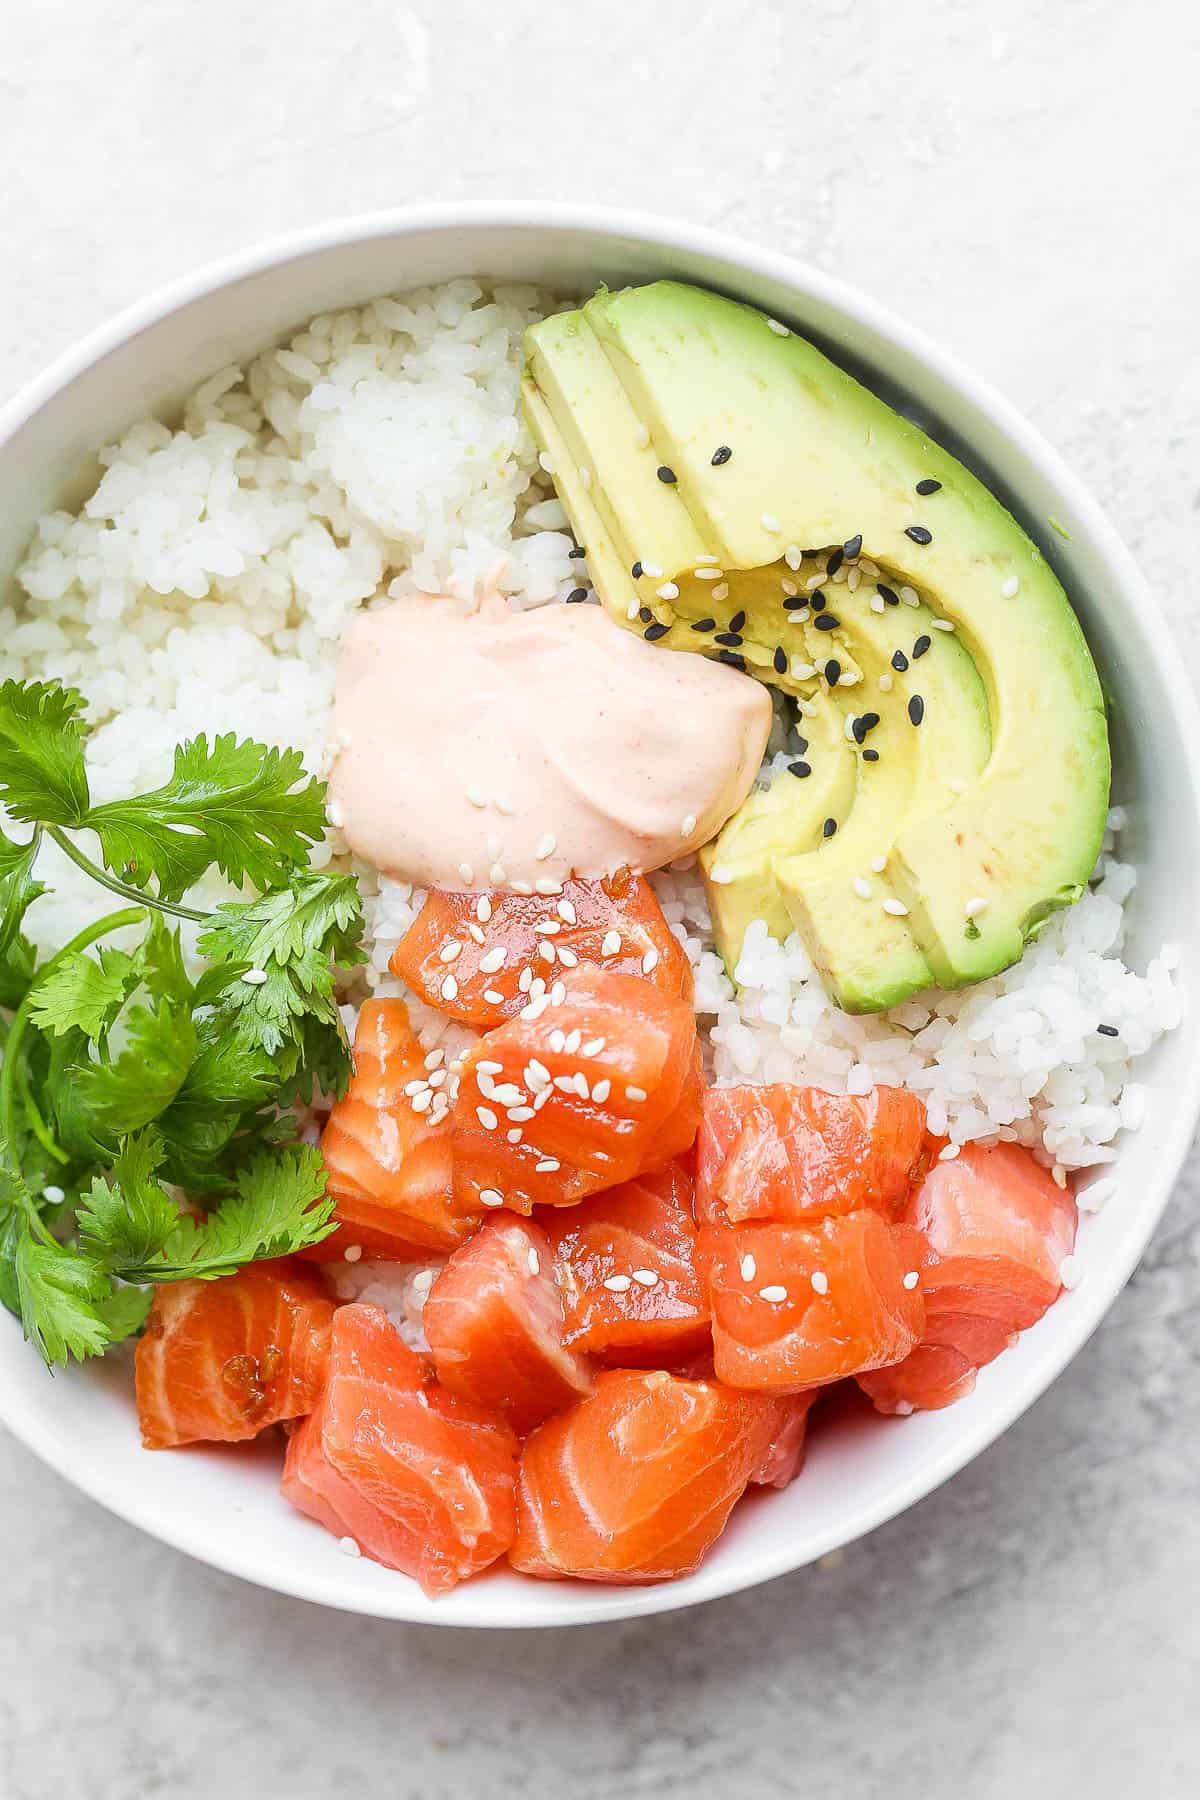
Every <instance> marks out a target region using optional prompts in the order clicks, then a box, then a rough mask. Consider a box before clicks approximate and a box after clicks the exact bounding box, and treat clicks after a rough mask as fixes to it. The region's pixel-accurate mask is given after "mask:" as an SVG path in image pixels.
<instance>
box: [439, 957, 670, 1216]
mask: <svg viewBox="0 0 1200 1800" xmlns="http://www.w3.org/2000/svg"><path fill="white" fill-rule="evenodd" d="M535 1014H536V1016H535V1017H533V1018H531V1019H527V1018H517V1019H512V1020H510V1021H509V1023H508V1024H507V1025H501V1026H500V1027H499V1028H498V1029H497V1030H495V1031H490V1032H488V1033H487V1034H486V1036H484V1037H481V1038H480V1039H479V1040H478V1042H477V1043H476V1044H475V1045H474V1046H473V1047H472V1050H471V1053H470V1055H469V1056H468V1057H467V1059H466V1061H465V1063H464V1067H463V1073H462V1082H461V1085H460V1087H459V1092H458V1098H457V1100H456V1102H455V1105H454V1112H453V1121H454V1196H455V1202H456V1205H457V1207H458V1209H459V1211H460V1212H462V1213H475V1212H477V1211H478V1210H479V1209H480V1208H486V1207H489V1206H507V1207H510V1208H511V1209H512V1210H513V1211H514V1212H523V1213H527V1212H529V1211H530V1209H531V1208H532V1207H534V1206H568V1205H571V1204H573V1203H574V1202H575V1201H576V1200H582V1199H583V1198H584V1197H585V1195H587V1194H591V1193H594V1192H596V1191H597V1189H599V1188H606V1187H615V1186H616V1185H617V1183H618V1182H622V1181H628V1180H630V1179H631V1178H632V1177H633V1176H635V1175H640V1174H642V1173H643V1172H644V1171H646V1170H648V1169H650V1170H653V1169H661V1168H665V1167H666V1165H667V1164H668V1163H670V1162H671V1161H673V1159H674V1158H675V1157H677V1156H679V1155H681V1154H682V1153H683V1152H684V1151H685V1150H687V1149H689V1148H690V1146H691V1144H692V1142H693V1140H694V1138H695V1136H696V1127H697V1124H698V1122H699V1117H700V1096H701V1091H702V1087H703V1081H702V1077H701V1073H700V1048H699V1045H698V1044H697V1041H696V1019H695V1014H694V1013H693V1011H692V1007H691V1003H690V1002H689V1001H687V1000H682V999H679V998H676V997H673V996H672V995H670V994H665V993H663V992H662V991H661V990H660V989H658V988H655V987H653V986H651V984H650V983H649V982H648V981H643V980H641V979H640V978H636V977H634V976H632V975H612V974H609V972H608V971H607V970H603V969H597V968H591V967H587V968H584V967H581V968H579V969H577V970H575V971H574V972H573V973H572V976H571V979H570V982H569V983H567V984H564V985H563V987H562V988H561V990H560V993H559V997H558V999H557V1001H556V1002H555V1003H553V1004H549V1005H545V1006H539V1007H538V1008H535Z"/></svg>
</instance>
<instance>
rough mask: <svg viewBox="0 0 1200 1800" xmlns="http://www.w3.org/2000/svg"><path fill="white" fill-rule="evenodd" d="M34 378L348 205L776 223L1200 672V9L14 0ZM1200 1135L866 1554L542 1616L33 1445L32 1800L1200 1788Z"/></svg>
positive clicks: (20, 1595) (14, 1552) (1, 1714)
mask: <svg viewBox="0 0 1200 1800" xmlns="http://www.w3.org/2000/svg"><path fill="white" fill-rule="evenodd" d="M4 13H5V20H4V28H3V34H2V35H3V49H2V51H0V167H2V168H3V170H4V179H3V180H2V181H0V244H2V245H3V251H4V255H3V278H2V279H0V395H3V394H4V393H7V392H9V391H11V390H12V389H14V388H15V387H16V386H17V385H18V384H19V383H20V382H22V381H23V380H24V379H25V378H26V377H27V376H29V375H31V374H32V373H33V372H34V371H35V370H36V369H37V368H38V367H39V366H40V365H41V364H42V363H43V362H45V361H46V360H47V359H48V358H49V357H50V356H51V355H53V354H55V353H56V352H57V351H59V350H61V349H62V348H64V347H65V346H66V345H67V344H69V343H70V342H71V341H72V340H73V339H74V338H75V337H76V336H77V335H79V333H81V332H82V331H83V330H85V329H87V328H88V327H90V326H92V325H94V324H96V323H97V322H99V321H100V320H102V319H103V318H104V317H105V316H106V315H108V314H110V313H112V312H113V311H115V310H116V309H117V308H118V307H120V306H122V305H124V304H125V303H126V302H128V301H131V300H133V299H134V298H136V297H137V296H138V295H140V294H141V293H142V292H144V291H145V290H146V289H147V288H148V287H151V286H154V285H157V284H158V283H160V282H161V281H163V280H165V279H166V278H168V277H170V276H173V275H177V274H181V273H183V272H185V271H186V270H188V269H189V268H190V267H192V266H193V265H194V264H196V263H197V262H200V261H202V260H204V259H206V258H209V257H212V256H214V255H216V254H219V253H221V252H224V251H227V250H230V249H233V248H235V247H237V246H239V245H242V244H245V243H248V242H251V241H252V240H254V239H256V238H258V237H261V236H264V235H267V234H270V233H274V232H277V231H280V230H283V229H285V228H288V227H291V226H295V225H299V224H301V223H305V222H308V221H313V220H317V219H320V218H322V217H326V216H329V215H332V214H335V213H338V212H354V211H366V210H369V209H371V208H374V207H380V206H386V205H393V204H398V203H401V202H404V201H416V200H429V199H453V198H459V197H493V198H498V197H508V196H523V197H528V198H562V199H572V198H573V199H580V200H589V201H608V202H614V203H626V204H633V205H638V206H643V207H647V208H649V209H652V210H658V211H662V212H669V213H677V214H682V215H685V216H688V217H691V218H694V219H697V220H700V221H702V222H704V223H707V224H712V225H717V226H721V227H723V228H725V229H728V230H731V231H735V232H738V233H741V234H742V235H744V236H746V237H750V238H755V239H759V240H762V241H766V242H771V243H773V244H775V245H778V246H780V247H781V248H783V249H785V250H788V251H791V252H793V253H794V254H796V255H798V256H800V257H804V258H807V259H809V260H810V261H812V262H814V263H816V264H818V265H819V266H821V267H823V268H826V269H829V270H832V271H835V272H836V273H837V274H838V275H840V276H843V277H844V278H845V279H847V280H849V281H851V282H854V283H857V284H859V285H860V286H862V287H865V288H869V289H872V290H874V291H876V292H877V293H879V294H881V295H882V296H884V297H885V298H886V299H887V300H888V301H889V302H890V303H891V304H892V305H893V306H894V307H895V308H896V309H897V310H898V311H900V312H901V313H902V314H905V315H907V317H908V318H910V319H911V320H912V321H913V322H915V323H916V324H918V325H920V326H921V327H923V328H924V330H925V331H926V332H929V333H931V334H932V335H934V336H935V337H937V338H939V339H940V340H941V341H943V342H945V343H946V344H948V345H949V346H950V347H952V348H953V350H954V351H955V352H956V353H957V354H958V355H959V356H961V357H962V358H964V359H965V360H966V361H967V362H968V363H970V364H972V365H974V367H975V368H976V369H978V370H979V371H980V372H981V373H983V374H984V375H986V376H988V377H989V378H990V379H991V380H992V381H993V382H994V383H995V384H996V385H997V386H998V387H1000V388H1001V389H1002V390H1003V391H1004V392H1005V393H1007V394H1008V396H1009V397H1010V398H1011V399H1012V400H1013V401H1014V402H1015V403H1016V405H1017V406H1018V407H1020V408H1021V409H1022V410H1023V411H1024V412H1025V413H1026V414H1028V416H1029V417H1030V418H1031V419H1033V420H1034V422H1035V423H1036V424H1037V425H1038V426H1039V427H1040V428H1041V430H1042V431H1043V432H1044V433H1045V434H1046V435H1047V437H1049V438H1050V439H1051V440H1052V441H1053V442H1054V443H1055V444H1056V445H1057V446H1058V447H1059V448H1060V449H1061V450H1062V451H1063V452H1064V453H1065V454H1066V456H1067V457H1068V458H1069V460H1070V461H1071V462H1072V463H1073V464H1074V465H1075V467H1076V468H1077V469H1078V470H1079V471H1080V472H1081V473H1082V475H1083V476H1084V477H1085V479H1086V480H1087V481H1088V482H1089V483H1090V484H1091V486H1092V488H1093V490H1094V491H1095V492H1096V494H1097V495H1098V497H1099V499H1100V500H1101V502H1102V503H1103V504H1104V505H1105V506H1106V507H1107V508H1108V509H1109V511H1110V513H1111V514H1112V516H1113V518H1114V519H1115V521H1116V523H1117V525H1118V527H1119V529H1120V530H1121V531H1122V532H1123V534H1124V536H1125V538H1126V540H1127V541H1128V543H1129V544H1130V546H1131V547H1132V549H1133V550H1134V552H1135V554H1136V555H1137V556H1138V557H1139V558H1140V559H1141V561H1142V563H1143V565H1144V567H1145V569H1146V572H1147V574H1148V576H1149V578H1150V580H1151V582H1152V583H1153V584H1154V586H1155V588H1156V589H1157V591H1158V592H1159V593H1160V595H1161V596H1162V598H1163V600H1164V603H1165V604H1166V606H1167V608H1168V610H1169V612H1170V613H1171V615H1172V618H1173V621H1174V625H1175V629H1176V632H1177V634H1178V638H1179V641H1180V644H1181V646H1182V649H1183V651H1184V654H1185V656H1186V658H1187V660H1188V662H1189V664H1190V666H1191V667H1192V669H1193V670H1195V669H1196V668H1197V666H1198V665H1200V611H1198V610H1197V608H1196V606H1195V603H1194V598H1193V592H1194V590H1193V581H1194V576H1193V575H1192V572H1191V571H1192V569H1193V568H1194V564H1193V563H1192V561H1191V557H1192V556H1193V555H1194V554H1195V537H1196V528H1197V524H1198V522H1200V513H1198V511H1197V509H1198V507H1200V357H1198V356H1197V353H1196V338H1197V325H1196V321H1197V317H1198V316H1200V315H1198V311H1197V308H1198V301H1197V296H1198V294H1200V216H1198V213H1197V195H1198V194H1200V128H1198V124H1197V109H1196V93H1197V91H1198V89H1200V10H1198V9H1197V8H1196V7H1195V5H1194V4H1193V0H1140V3H1139V4H1138V5H1137V6H1126V5H1124V4H1122V3H1121V0H1057V4H1055V5H1053V6H1052V5H1050V4H1048V0H1001V3H1000V4H997V3H996V0H722V4H719V5H717V4H710V3H708V0H638V3H637V4H633V3H632V0H568V3H567V4H560V5H558V6H550V5H547V4H545V3H544V0H507V4H492V0H415V3H414V4H397V3H396V0H337V3H336V4H335V3H334V0H307V3H305V4H299V5H298V4H296V3H295V0H255V4H254V5H252V6H251V5H246V4H244V3H243V0H205V4H204V5H202V6H200V5H194V4H192V3H191V0H157V3H156V4H155V5H153V6H144V5H142V4H140V3H139V0H88V3H87V4H83V3H82V0H57V4H55V5H54V6H47V5H46V4H45V0H8V4H7V6H6V7H5V9H4ZM1198 1198H1200V1164H1198V1163H1195V1162H1194V1163H1193V1164H1192V1166H1191V1169H1190V1171H1189V1173H1188V1175H1187V1176H1186V1177H1185V1179H1184V1181H1183V1183H1182V1185H1181V1188H1180V1191H1179V1192H1178V1194H1177V1195H1176V1197H1175V1200H1174V1203H1173V1206H1172V1209H1171V1211H1170V1213H1169V1214H1168V1216H1167V1219H1166V1221H1165V1222H1164V1224H1163V1226H1162V1228H1161V1229H1160V1231H1159V1233H1158V1235H1157V1237H1156V1239H1155V1241H1154V1243H1153V1245H1152V1247H1151V1249H1150V1252H1149V1254H1148V1256H1147V1258H1146V1261H1145V1263H1144V1264H1143V1266H1142V1268H1141V1269H1140V1271H1139V1272H1138V1274H1137V1276H1136V1277H1135V1279H1134V1281H1133V1282H1132V1284H1131V1285H1130V1287H1129V1289H1128V1290H1127V1291H1126V1293H1125V1294H1124V1295H1123V1296H1122V1298H1121V1300H1120V1301H1119V1302H1118V1303H1117V1305H1116V1306H1115V1307H1114V1309H1113V1311H1112V1313H1111V1314H1110V1316H1109V1318H1108V1320H1107V1322H1106V1323H1105V1325H1104V1326H1103V1328H1102V1329H1101V1330H1100V1331H1099V1332H1098V1333H1097V1335H1096V1336H1095V1338H1094V1339H1093V1340H1092V1342H1091V1343H1090V1344H1089V1345H1088V1347H1087V1348H1086V1349H1085V1350H1084V1351H1083V1352H1082V1354H1081V1355H1080V1356H1079V1358H1078V1359H1077V1360H1076V1362H1075V1364H1074V1365H1073V1367H1072V1368H1071V1369H1070V1370H1069V1371H1068V1373H1067V1374H1066V1375H1064V1376H1063V1378H1062V1379H1061V1380H1060V1381H1059V1382H1058V1383H1057V1384H1056V1385H1055V1387H1054V1388H1053V1389H1052V1390H1051V1392H1050V1393H1049V1394H1048V1395H1047V1396H1046V1397H1045V1399H1043V1400H1042V1401H1041V1402H1040V1404H1039V1405H1038V1406H1036V1407H1035V1408H1034V1410H1033V1411H1032V1413H1030V1414H1029V1415H1028V1416H1027V1417H1026V1418H1025V1419H1024V1420H1023V1421H1022V1422H1021V1423H1020V1424H1019V1425H1017V1426H1016V1427H1015V1428H1014V1429H1013V1430H1012V1431H1010V1432H1009V1433H1008V1435H1007V1436H1006V1437H1005V1438H1004V1439H1003V1440H1002V1441H1001V1442H1000V1443H999V1444H997V1445H995V1446H994V1447H993V1448H992V1449H991V1450H990V1451H988V1452H987V1454H986V1455H984V1456H983V1457H981V1458H980V1459H979V1460H978V1461H977V1462H976V1463H975V1464H974V1465H973V1466H972V1467H971V1468H969V1469H968V1470H966V1471H965V1472H964V1473H963V1474H962V1475H960V1476H959V1477H958V1478H957V1479H956V1480H954V1481H953V1482H951V1483H950V1485H949V1486H948V1487H946V1488H943V1489H942V1490H941V1492H939V1493H937V1494H935V1495H933V1496H932V1497H931V1498H930V1499H928V1500H926V1501H925V1502H924V1503H923V1504H922V1505H921V1506H919V1507H917V1508H916V1509H915V1510H914V1511H912V1512H911V1513H909V1514H908V1515H907V1516H906V1517H905V1518H903V1519H900V1520H898V1521H896V1522H895V1523H894V1524H892V1525H890V1526H887V1527H886V1528H884V1529H883V1530H881V1531H879V1532H877V1533H876V1534H875V1535H874V1536H873V1537H872V1538H870V1539H868V1540H867V1541H865V1542H863V1543H861V1544H859V1545H857V1546H855V1547H854V1548H852V1549H851V1550H850V1551H848V1552H847V1553H846V1554H845V1556H844V1557H843V1558H841V1559H840V1560H837V1561H836V1564H835V1565H834V1566H824V1567H820V1568H817V1569H813V1570H810V1571H807V1572H802V1573H800V1574H798V1575H795V1576H792V1577H790V1578H788V1579H785V1580H782V1581H778V1582H776V1583H774V1585H772V1586H769V1587H766V1588H762V1589H760V1590H758V1591H757V1592H753V1593H749V1594H744V1595H741V1596H740V1597H737V1598H734V1599H732V1600H727V1601H721V1602H717V1603H715V1604H713V1605H711V1606H709V1607H707V1608H704V1609H702V1610H700V1611H698V1612H695V1613H692V1614H688V1615H676V1616H668V1617H666V1618H663V1619H661V1620H654V1619H651V1620H648V1621H646V1622H644V1623H641V1624H634V1625H628V1626H605V1627H593V1628H591V1629H588V1630H583V1631H578V1632H574V1633H561V1632H554V1633H549V1634H546V1635H542V1636H533V1635H527V1636H523V1637H519V1638H513V1639H507V1640H502V1639H498V1638H496V1637H491V1636H481V1635H479V1636H477V1635H472V1634H469V1633H463V1632H446V1631H424V1630H418V1629H416V1628H405V1627H402V1626H395V1625H383V1624H378V1623H372V1622H370V1621H364V1620H360V1619H354V1618H344V1617H339V1616H337V1615H334V1614H327V1613H323V1612H321V1611H319V1610H317V1609H315V1608H310V1607H306V1606H305V1605H303V1604H301V1603H299V1602H293V1601H289V1600H284V1599H280V1598H277V1597H275V1596H272V1595H270V1594H264V1593H260V1592H258V1591H256V1590H255V1589H253V1588H250V1587H247V1586H244V1585H242V1584H240V1583H238V1582H236V1581H233V1580H231V1579H228V1578H226V1577H224V1576H219V1575H215V1574H213V1573H211V1572H210V1571H208V1570H207V1569H205V1568H202V1567H200V1566H199V1565H197V1564H195V1563H192V1562H189V1561H187V1560H185V1559H184V1558H183V1557H181V1556H178V1555H176V1554H175V1553H174V1552H172V1551H170V1550H167V1549H164V1548H162V1547H161V1546H159V1545H158V1544H156V1543H153V1542H152V1541H151V1540H150V1539H148V1538H145V1537H142V1536H140V1535H139V1534H138V1533H137V1532H136V1531H134V1530H132V1529H131V1528H130V1527H128V1526H126V1525H124V1524H121V1523H120V1522H118V1521H117V1520H116V1519H113V1518H110V1517H108V1516H107V1515H106V1514H105V1513H103V1512H101V1511H100V1510H99V1509H98V1508H97V1507H96V1506H94V1505H93V1504H92V1503H91V1502H90V1501H88V1500H85V1499H83V1498H82V1497H81V1496H79V1495H78V1494H76V1493H75V1492H73V1491H72V1490H71V1489H70V1488H68V1487H67V1486H65V1485H64V1484H63V1483H62V1482H61V1481H60V1480H59V1479H58V1478H57V1477H56V1476H54V1475H51V1474H49V1473H48V1472H47V1471H46V1470H45V1469H43V1468H42V1467H41V1466H40V1465H39V1464H38V1463H36V1462H35V1461H34V1460H33V1458H32V1457H31V1456H29V1455H28V1454H27V1453H26V1452H25V1451H24V1450H23V1449H21V1448H19V1447H17V1446H16V1445H15V1444H13V1443H12V1442H11V1440H8V1439H3V1440H0V1443H2V1449H0V1542H2V1543H3V1545H4V1549H5V1554H4V1568H5V1579H4V1624H5V1629H4V1637H3V1647H2V1649H0V1669H2V1672H3V1673H2V1678H0V1800H51V1797H53V1800H85V1797H86V1800H142V1797H143V1796H145V1797H150V1796H158V1795H164V1796H170V1800H218V1797H219V1800H226V1797H228V1796H238V1797H240V1796H241V1795H243V1794H250V1793H255V1794H258V1795H260V1796H264V1797H268V1800H273V1797H274V1796H275V1795H276V1794H279V1795H281V1796H287V1797H288V1800H318V1797H320V1800H325V1797H326V1796H328V1795H330V1794H333V1793H342V1792H344V1793H346V1794H347V1795H350V1796H353V1800H375V1797H376V1796H379V1797H380V1800H383V1797H384V1796H386V1797H388V1800H393V1797H402V1800H409V1797H413V1800H416V1797H417V1796H420V1800H442V1797H443V1796H445V1797H449V1796H458V1795H459V1794H462V1793H471V1794H476V1793H478V1794H481V1795H485V1796H488V1797H489V1800H490V1797H491V1796H497V1797H500V1796H504V1795H510V1794H511V1795H525V1796H528V1797H529V1800H541V1797H542V1796H546V1797H550V1796H556V1797H557V1796H560V1795H570V1796H577V1797H578V1800H608V1797H609V1796H622V1797H624V1796H628V1795H630V1794H635V1795H637V1794H664V1795H667V1794H674V1793H677V1792H678V1793H687V1794H689V1795H697V1794H699V1795H704V1796H713V1797H720V1800H743V1797H745V1800H775V1797H776V1796H790V1795H796V1796H805V1797H807V1796H814V1797H815V1796H824V1795H826V1794H830V1793H836V1794H838V1795H843V1796H845V1797H846V1800H874V1796H876V1795H878V1796H887V1797H888V1800H907V1797H908V1796H910V1795H911V1796H914V1797H916V1796H921V1797H922V1800H926V1797H928V1796H942V1795H947V1796H950V1795H953V1796H955V1800H959V1797H960V1796H961V1797H962V1800H1011V1796H1012V1795H1014V1794H1020V1795H1021V1796H1022V1800H1041V1797H1042V1796H1043V1795H1044V1796H1051V1795H1053V1796H1055V1800H1074V1797H1075V1796H1076V1795H1082V1794H1084V1793H1087V1794H1088V1795H1089V1796H1091V1795H1095V1796H1099V1797H1102V1800H1103V1797H1107V1796H1110V1795H1111V1796H1114V1797H1115V1796H1118V1795H1121V1796H1124V1795H1125V1794H1127V1793H1128V1792H1130V1791H1133V1792H1136V1793H1138V1794H1139V1795H1146V1796H1148V1797H1149V1800H1177V1797H1178V1800H1184V1797H1185V1796H1190V1795H1194V1794H1195V1793H1196V1792H1197V1791H1198V1789H1200V1709H1198V1708H1197V1705H1196V1695H1197V1692H1198V1691H1200V1631H1198V1629H1197V1622H1196V1621H1197V1601H1198V1599H1200V1463H1198V1460H1197V1449H1196V1446H1197V1443H1198V1442H1200V1370H1198V1368H1197V1362H1198V1358H1200V1306H1198V1304H1197V1303H1198V1301H1200V1269H1198V1266H1197V1253H1198V1247H1200V1240H1198V1237H1197V1228H1196V1217H1197V1200H1198Z"/></svg>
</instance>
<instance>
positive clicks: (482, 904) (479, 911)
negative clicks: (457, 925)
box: [475, 894, 492, 925]
mask: <svg viewBox="0 0 1200 1800" xmlns="http://www.w3.org/2000/svg"><path fill="white" fill-rule="evenodd" d="M491 916H492V903H491V901H490V900H489V899H488V897H487V895H486V894H480V896H479V898H478V900H477V901H476V902H475V917H476V918H477V919H478V920H479V923H480V924H481V925H486V924H488V923H489V921H490V919H491Z"/></svg>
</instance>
